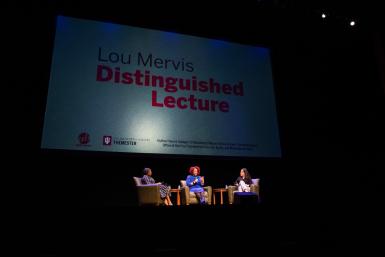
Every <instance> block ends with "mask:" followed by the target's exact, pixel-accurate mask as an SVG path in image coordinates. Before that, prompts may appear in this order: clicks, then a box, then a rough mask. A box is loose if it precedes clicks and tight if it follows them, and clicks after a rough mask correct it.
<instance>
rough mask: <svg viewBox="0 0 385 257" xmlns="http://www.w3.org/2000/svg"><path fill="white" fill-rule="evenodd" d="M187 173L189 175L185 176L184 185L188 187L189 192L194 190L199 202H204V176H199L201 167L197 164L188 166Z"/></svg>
mask: <svg viewBox="0 0 385 257" xmlns="http://www.w3.org/2000/svg"><path fill="white" fill-rule="evenodd" d="M189 173H190V174H191V175H188V176H187V179H186V185H187V186H188V187H189V188H190V192H194V193H195V195H196V196H197V198H198V199H199V202H200V204H206V200H205V195H204V192H205V191H204V189H203V185H204V183H205V182H204V177H203V176H200V173H201V169H200V168H199V167H198V166H194V167H190V170H189Z"/></svg>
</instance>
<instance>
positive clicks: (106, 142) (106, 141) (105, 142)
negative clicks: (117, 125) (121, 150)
mask: <svg viewBox="0 0 385 257" xmlns="http://www.w3.org/2000/svg"><path fill="white" fill-rule="evenodd" d="M111 142H112V137H111V136H103V145H111Z"/></svg>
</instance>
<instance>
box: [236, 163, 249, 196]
mask: <svg viewBox="0 0 385 257" xmlns="http://www.w3.org/2000/svg"><path fill="white" fill-rule="evenodd" d="M251 184H253V181H252V180H251V176H250V173H249V171H248V170H247V169H246V168H242V169H241V171H240V172H239V177H238V178H237V180H236V181H235V185H236V186H238V191H239V192H250V185H251Z"/></svg>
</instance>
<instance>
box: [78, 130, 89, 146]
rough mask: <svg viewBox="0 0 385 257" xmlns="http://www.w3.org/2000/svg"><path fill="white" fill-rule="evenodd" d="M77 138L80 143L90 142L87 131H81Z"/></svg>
mask: <svg viewBox="0 0 385 257" xmlns="http://www.w3.org/2000/svg"><path fill="white" fill-rule="evenodd" d="M78 140H79V143H80V144H81V145H86V144H88V143H89V142H90V135H89V134H88V133H87V132H82V133H80V135H79V136H78Z"/></svg>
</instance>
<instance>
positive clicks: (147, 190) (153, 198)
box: [133, 177, 164, 206]
mask: <svg viewBox="0 0 385 257" xmlns="http://www.w3.org/2000/svg"><path fill="white" fill-rule="evenodd" d="M133 179H134V181H135V185H136V190H137V193H138V204H139V205H150V204H152V205H156V206H159V205H163V203H164V202H163V200H162V199H161V198H160V186H159V185H144V184H142V180H141V178H138V177H133Z"/></svg>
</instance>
